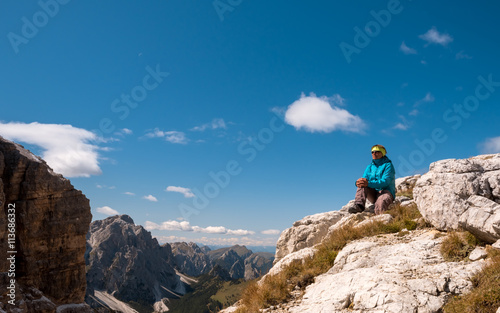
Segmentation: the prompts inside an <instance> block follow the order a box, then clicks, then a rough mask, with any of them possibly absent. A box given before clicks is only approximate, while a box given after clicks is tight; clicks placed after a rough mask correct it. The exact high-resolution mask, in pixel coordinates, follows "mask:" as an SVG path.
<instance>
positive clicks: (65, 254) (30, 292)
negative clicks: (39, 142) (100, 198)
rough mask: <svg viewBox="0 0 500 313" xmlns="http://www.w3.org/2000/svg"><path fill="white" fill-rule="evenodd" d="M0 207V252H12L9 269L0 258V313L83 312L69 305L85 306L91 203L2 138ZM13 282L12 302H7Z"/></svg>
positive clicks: (0, 152)
mask: <svg viewBox="0 0 500 313" xmlns="http://www.w3.org/2000/svg"><path fill="white" fill-rule="evenodd" d="M0 202H1V210H0V247H2V249H6V248H7V247H9V251H15V253H8V254H9V255H8V256H9V257H13V258H14V259H15V263H12V265H11V263H10V261H9V260H8V259H7V257H2V258H0V272H4V273H3V274H0V281H1V283H0V309H1V310H3V311H6V312H11V311H15V310H21V311H23V312H56V310H58V312H69V311H68V310H69V309H68V308H72V309H71V310H73V312H85V311H87V310H88V307H87V306H86V305H83V304H82V305H72V304H75V303H76V304H81V303H83V300H84V296H85V288H86V283H85V262H84V253H85V235H86V233H87V231H88V227H89V224H90V221H91V219H92V215H91V213H90V206H89V200H88V199H87V198H86V197H85V196H84V195H83V194H82V192H81V191H79V190H76V189H75V188H74V187H73V186H72V185H71V183H70V181H69V180H67V179H65V178H64V177H62V176H61V175H59V174H56V173H54V172H53V170H52V169H51V168H50V167H49V166H48V165H47V164H46V163H45V161H43V160H42V159H41V158H39V157H36V156H35V155H33V154H32V153H31V152H29V151H28V150H26V149H24V148H23V147H22V146H20V145H18V144H15V143H13V142H11V141H8V140H5V139H3V138H2V137H0ZM9 214H10V215H9ZM9 234H12V236H11V237H9V238H10V241H9V238H8V235H9ZM14 236H15V237H14ZM4 251H5V250H4ZM2 255H3V254H2ZM14 265H15V266H14ZM9 269H11V270H12V271H11V272H10V273H8V274H7V273H6V272H8V271H9ZM13 274H15V277H14V276H13ZM9 275H11V276H9ZM11 279H15V283H14V285H15V289H13V290H15V291H16V292H15V299H10V298H9V297H7V287H8V286H9V285H11V281H10V280H11ZM7 281H8V284H7V283H6V282H7ZM9 290H11V289H9ZM9 300H15V304H14V305H10V304H9V303H8V301H9Z"/></svg>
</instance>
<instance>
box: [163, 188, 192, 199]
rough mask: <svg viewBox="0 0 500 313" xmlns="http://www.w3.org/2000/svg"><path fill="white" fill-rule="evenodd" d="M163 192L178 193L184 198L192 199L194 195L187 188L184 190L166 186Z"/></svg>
mask: <svg viewBox="0 0 500 313" xmlns="http://www.w3.org/2000/svg"><path fill="white" fill-rule="evenodd" d="M165 191H170V192H179V193H182V194H183V195H184V197H186V198H193V197H194V194H193V192H192V191H191V189H189V188H184V187H177V186H168V187H167V189H165Z"/></svg>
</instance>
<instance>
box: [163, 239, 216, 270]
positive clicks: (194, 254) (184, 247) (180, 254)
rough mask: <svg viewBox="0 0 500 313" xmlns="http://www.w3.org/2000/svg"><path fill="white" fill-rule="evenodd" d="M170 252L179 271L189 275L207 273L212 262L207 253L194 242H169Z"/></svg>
mask: <svg viewBox="0 0 500 313" xmlns="http://www.w3.org/2000/svg"><path fill="white" fill-rule="evenodd" d="M170 246H171V247H172V253H173V255H174V258H175V263H176V265H177V268H178V269H179V271H181V272H182V273H184V274H186V275H190V276H200V275H202V274H205V273H208V272H209V271H210V269H211V268H212V264H211V261H210V258H209V257H208V255H207V254H206V253H205V252H204V251H203V250H201V249H200V247H198V245H197V244H195V243H194V242H190V243H186V242H175V243H171V244H170Z"/></svg>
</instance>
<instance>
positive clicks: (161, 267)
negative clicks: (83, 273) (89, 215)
mask: <svg viewBox="0 0 500 313" xmlns="http://www.w3.org/2000/svg"><path fill="white" fill-rule="evenodd" d="M87 243H88V248H87V252H86V254H85V260H86V263H87V267H88V270H87V282H88V288H87V297H86V302H87V303H89V304H91V305H92V306H93V307H101V306H102V305H103V302H104V304H105V306H107V307H111V308H113V307H112V303H109V302H108V301H107V300H106V298H104V299H103V297H101V295H102V293H103V292H104V293H106V294H109V295H112V296H113V297H114V298H116V299H117V300H119V301H123V302H125V303H128V302H131V301H134V302H137V303H140V304H142V305H144V306H150V307H153V308H154V309H155V311H157V312H161V311H167V310H168V298H178V297H180V296H181V295H183V294H184V293H185V292H186V289H185V285H184V284H183V283H182V282H181V278H180V277H179V276H178V275H177V273H176V270H175V268H174V264H175V261H174V256H173V254H172V251H171V248H170V246H169V245H164V246H160V245H159V244H158V241H157V240H156V239H155V238H152V237H151V233H150V232H149V231H147V230H145V229H144V228H143V227H142V226H139V225H135V224H134V221H133V220H132V218H131V217H130V216H128V215H117V216H111V217H108V218H106V219H104V220H98V221H94V222H93V223H92V224H91V226H90V230H89V233H88V235H87ZM96 292H97V293H96Z"/></svg>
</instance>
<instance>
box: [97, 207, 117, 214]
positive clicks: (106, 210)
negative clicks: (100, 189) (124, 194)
mask: <svg viewBox="0 0 500 313" xmlns="http://www.w3.org/2000/svg"><path fill="white" fill-rule="evenodd" d="M96 211H97V212H99V213H102V214H104V215H118V214H120V213H118V211H117V210H114V209H112V208H110V207H109V206H103V207H100V208H97V209H96Z"/></svg>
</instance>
